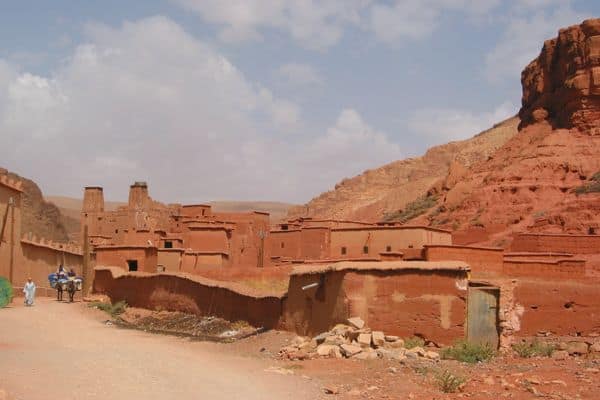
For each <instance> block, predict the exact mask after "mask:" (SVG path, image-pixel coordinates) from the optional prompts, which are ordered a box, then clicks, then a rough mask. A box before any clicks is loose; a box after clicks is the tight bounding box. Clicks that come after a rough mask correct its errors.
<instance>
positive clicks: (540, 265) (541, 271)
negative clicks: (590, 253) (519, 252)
mask: <svg viewBox="0 0 600 400" xmlns="http://www.w3.org/2000/svg"><path fill="white" fill-rule="evenodd" d="M502 272H503V275H505V276H508V277H523V276H528V277H538V278H544V279H552V278H566V279H569V278H583V277H584V276H585V274H586V271H585V260H574V259H566V260H551V261H542V260H510V259H505V260H504V266H503V269H502ZM599 293H600V289H599Z"/></svg>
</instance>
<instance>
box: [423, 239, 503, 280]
mask: <svg viewBox="0 0 600 400" xmlns="http://www.w3.org/2000/svg"><path fill="white" fill-rule="evenodd" d="M503 253H504V250H503V249H501V248H491V247H470V246H443V245H428V246H425V259H426V260H427V261H447V260H456V261H464V262H466V263H467V264H469V266H470V267H471V272H472V273H473V275H474V276H485V275H490V274H491V275H496V274H500V273H502V265H503V262H504V258H503Z"/></svg>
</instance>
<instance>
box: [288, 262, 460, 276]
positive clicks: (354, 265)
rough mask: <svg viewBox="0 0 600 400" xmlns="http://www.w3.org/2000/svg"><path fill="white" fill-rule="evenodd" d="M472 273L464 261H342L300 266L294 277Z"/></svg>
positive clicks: (294, 272)
mask: <svg viewBox="0 0 600 400" xmlns="http://www.w3.org/2000/svg"><path fill="white" fill-rule="evenodd" d="M369 270H373V271H409V270H418V271H470V270H471V267H469V264H467V263H465V262H463V261H341V262H337V263H332V264H325V265H310V266H298V267H296V268H294V270H293V271H292V273H291V274H292V275H303V274H319V273H324V272H335V271H369Z"/></svg>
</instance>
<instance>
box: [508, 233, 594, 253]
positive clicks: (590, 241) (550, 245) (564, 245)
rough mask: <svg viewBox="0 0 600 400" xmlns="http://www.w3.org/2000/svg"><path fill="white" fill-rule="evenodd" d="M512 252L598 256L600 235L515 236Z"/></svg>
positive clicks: (528, 234)
mask: <svg viewBox="0 0 600 400" xmlns="http://www.w3.org/2000/svg"><path fill="white" fill-rule="evenodd" d="M511 251H537V252H556V253H559V252H564V253H572V254H597V253H598V252H599V251H600V235H563V234H535V233H521V234H518V235H515V237H514V240H513V242H512V245H511Z"/></svg>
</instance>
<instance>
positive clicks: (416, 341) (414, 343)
mask: <svg viewBox="0 0 600 400" xmlns="http://www.w3.org/2000/svg"><path fill="white" fill-rule="evenodd" d="M423 346H425V340H423V338H420V337H418V336H413V337H410V338H406V339H404V347H406V348H407V349H412V348H415V347H423Z"/></svg>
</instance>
